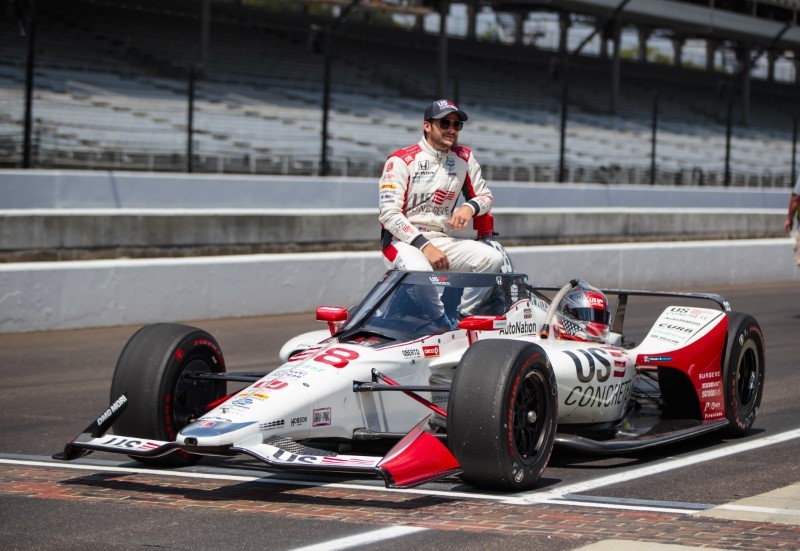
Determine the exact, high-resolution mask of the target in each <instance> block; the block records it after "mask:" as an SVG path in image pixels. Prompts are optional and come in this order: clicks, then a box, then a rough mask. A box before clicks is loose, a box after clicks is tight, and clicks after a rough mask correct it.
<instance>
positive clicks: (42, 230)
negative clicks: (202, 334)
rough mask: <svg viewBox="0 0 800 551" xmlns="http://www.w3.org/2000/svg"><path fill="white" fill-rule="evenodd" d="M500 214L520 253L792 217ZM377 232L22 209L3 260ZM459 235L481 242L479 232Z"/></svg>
mask: <svg viewBox="0 0 800 551" xmlns="http://www.w3.org/2000/svg"><path fill="white" fill-rule="evenodd" d="M494 214H495V229H496V231H498V232H499V233H500V235H501V239H502V241H503V242H504V243H506V244H517V245H523V244H524V245H534V244H569V243H613V242H625V241H632V242H639V241H654V240H696V239H752V238H763V237H778V236H782V235H783V222H784V220H785V216H786V214H785V211H784V210H778V209H728V210H725V211H720V210H719V209H688V208H680V209H678V208H671V209H665V208H649V209H641V208H615V209H611V208H583V209H508V208H498V209H497V210H496V211H495V213H494ZM379 232H380V226H379V225H378V220H377V209H375V208H372V209H336V210H331V209H325V210H323V209H314V210H308V209H303V210H300V209H269V210H254V209H247V210H198V209H188V210H164V209H102V210H86V209H58V210H42V209H35V210H34V209H18V210H7V211H0V258H5V259H6V260H17V261H18V260H34V259H38V258H37V256H36V254H37V253H43V252H50V253H52V254H51V256H50V257H49V259H51V260H55V259H65V258H68V259H76V260H77V259H81V258H84V259H88V258H113V257H115V256H133V257H139V256H145V255H144V252H147V253H148V254H147V255H146V256H171V255H172V254H174V253H175V249H193V250H194V254H221V253H223V252H226V253H230V252H233V253H244V252H294V251H298V250H304V247H305V250H309V249H310V248H313V249H314V250H346V249H348V248H349V249H350V250H359V249H360V250H377V249H378V247H379V243H378V241H379ZM458 235H461V236H463V237H474V231H473V232H463V233H461V234H458ZM248 248H249V249H248ZM149 249H155V251H152V250H149ZM159 249H161V250H162V251H163V254H159ZM110 250H114V254H110V253H109V251H110ZM167 250H169V253H168V252H167ZM71 251H72V252H73V255H71V256H70V255H69V254H68V253H70V252H71ZM189 252H191V251H189ZM11 253H14V255H16V258H15V257H14V255H11ZM23 253H24V254H23ZM101 253H102V256H101ZM26 255H27V256H26ZM93 255H94V256H93ZM8 257H10V258H8Z"/></svg>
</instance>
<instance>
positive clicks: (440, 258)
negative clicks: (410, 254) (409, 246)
mask: <svg viewBox="0 0 800 551" xmlns="http://www.w3.org/2000/svg"><path fill="white" fill-rule="evenodd" d="M422 253H423V254H424V255H425V258H427V259H428V262H430V263H431V266H432V267H433V269H434V270H449V269H450V261H449V260H448V259H447V255H446V254H444V253H443V252H442V251H441V250H440V249H437V248H436V247H434V246H433V243H429V244H428V245H427V246H426V247H425V248H424V249H422Z"/></svg>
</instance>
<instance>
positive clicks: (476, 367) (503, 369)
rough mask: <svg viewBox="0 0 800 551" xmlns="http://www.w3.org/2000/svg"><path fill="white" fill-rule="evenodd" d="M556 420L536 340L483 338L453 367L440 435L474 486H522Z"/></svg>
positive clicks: (546, 449)
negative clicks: (444, 436)
mask: <svg viewBox="0 0 800 551" xmlns="http://www.w3.org/2000/svg"><path fill="white" fill-rule="evenodd" d="M557 422H558V387H557V385H556V378H555V374H554V373H553V368H552V367H551V366H550V362H549V360H548V358H547V354H545V352H544V350H542V348H541V347H539V346H537V345H535V344H531V343H528V342H524V341H515V340H509V339H490V340H484V341H478V342H476V343H475V344H473V345H472V346H471V347H470V348H469V349H468V350H467V352H466V353H465V354H464V356H463V357H462V359H461V362H460V363H459V364H458V367H457V368H456V372H455V376H454V377H453V384H452V386H451V389H450V399H449V401H448V405H447V442H448V447H449V448H450V450H451V451H452V453H453V455H454V456H455V458H456V459H457V460H458V462H459V463H460V464H461V468H462V469H463V472H462V475H461V476H462V478H463V479H464V480H465V481H466V482H468V483H470V484H472V485H474V486H477V487H481V488H487V489H491V490H512V491H522V490H529V489H531V488H533V487H534V486H535V484H536V481H537V480H539V478H540V477H541V476H542V472H544V469H545V467H546V466H547V462H548V461H549V459H550V454H551V453H552V451H553V441H554V439H555V435H556V425H557Z"/></svg>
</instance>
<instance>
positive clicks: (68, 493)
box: [0, 467, 800, 550]
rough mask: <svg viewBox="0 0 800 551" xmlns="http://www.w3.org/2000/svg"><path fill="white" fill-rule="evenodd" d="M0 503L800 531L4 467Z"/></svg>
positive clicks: (590, 529) (790, 540) (631, 536)
mask: <svg viewBox="0 0 800 551" xmlns="http://www.w3.org/2000/svg"><path fill="white" fill-rule="evenodd" d="M0 493H5V494H9V495H15V496H26V497H30V498H34V499H58V500H74V501H96V502H117V503H119V504H128V505H130V506H136V507H167V508H175V507H177V508H182V509H185V510H197V511H204V510H209V509H216V510H226V511H242V512H249V513H259V514H271V515H283V516H293V517H305V518H319V519H325V520H327V519H337V520H341V521H344V522H351V523H354V524H378V525H391V524H397V525H407V526H419V527H424V528H430V529H435V530H458V531H471V532H483V533H491V534H497V535H502V534H508V535H517V536H518V535H524V534H530V535H549V536H551V537H557V538H560V539H564V540H581V541H597V540H600V539H608V538H615V539H618V540H636V541H648V542H653V543H681V544H683V545H694V546H710V545H712V546H716V547H724V548H736V549H752V550H761V549H796V548H797V542H798V541H800V526H792V525H780V524H769V523H759V522H752V521H741V520H728V519H718V518H705V517H699V516H696V515H680V514H675V513H657V512H649V511H648V512H642V511H632V510H625V511H620V510H611V509H602V508H591V509H589V508H582V507H569V506H559V505H553V504H547V505H544V504H537V505H527V506H523V505H510V504H500V503H493V502H485V501H477V500H476V501H464V500H458V499H448V498H444V497H440V496H424V495H419V494H403V493H390V492H386V493H376V492H372V491H371V492H369V493H359V492H357V491H354V490H353V489H351V488H348V489H342V488H337V487H333V486H318V487H301V488H298V487H296V486H277V485H271V484H270V485H266V484H260V483H257V482H250V483H239V482H229V481H219V480H191V481H184V480H180V479H177V478H169V479H167V478H165V477H160V476H158V475H148V474H127V473H91V472H83V473H80V474H76V473H75V471H71V470H68V469H53V468H52V467H48V468H34V467H25V468H22V467H20V468H17V467H9V468H7V469H4V470H3V471H2V472H1V473H0Z"/></svg>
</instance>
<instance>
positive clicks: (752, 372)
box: [722, 312, 766, 436]
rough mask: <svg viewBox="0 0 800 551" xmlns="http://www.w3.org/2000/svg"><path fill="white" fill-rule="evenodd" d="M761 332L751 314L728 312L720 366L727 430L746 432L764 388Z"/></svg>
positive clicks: (755, 413) (735, 434)
mask: <svg viewBox="0 0 800 551" xmlns="http://www.w3.org/2000/svg"><path fill="white" fill-rule="evenodd" d="M764 352H765V346H764V334H763V333H762V332H761V327H760V326H759V324H758V322H757V321H756V320H755V318H754V317H752V316H749V315H747V314H742V313H739V312H731V313H729V314H728V336H727V342H726V344H725V360H724V363H723V367H722V384H723V389H722V395H723V397H724V399H725V414H726V416H727V419H728V421H729V425H728V433H729V434H731V435H733V436H742V435H744V434H747V432H748V431H749V430H750V427H752V426H753V423H754V422H755V420H756V415H757V414H758V408H759V407H760V406H761V396H762V394H763V392H764V375H765V367H766V366H765V363H764Z"/></svg>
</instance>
